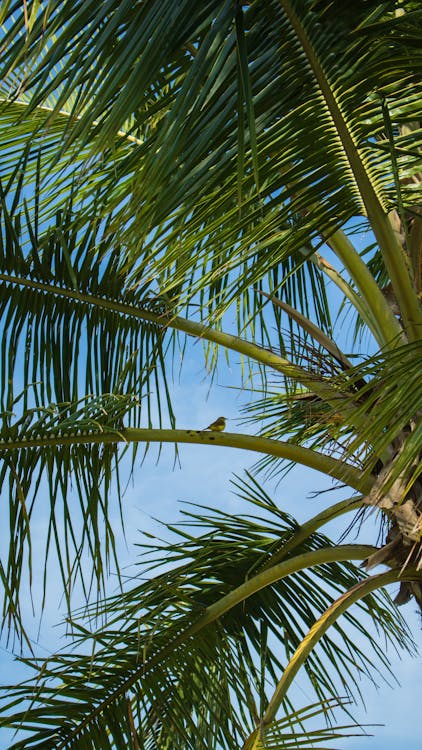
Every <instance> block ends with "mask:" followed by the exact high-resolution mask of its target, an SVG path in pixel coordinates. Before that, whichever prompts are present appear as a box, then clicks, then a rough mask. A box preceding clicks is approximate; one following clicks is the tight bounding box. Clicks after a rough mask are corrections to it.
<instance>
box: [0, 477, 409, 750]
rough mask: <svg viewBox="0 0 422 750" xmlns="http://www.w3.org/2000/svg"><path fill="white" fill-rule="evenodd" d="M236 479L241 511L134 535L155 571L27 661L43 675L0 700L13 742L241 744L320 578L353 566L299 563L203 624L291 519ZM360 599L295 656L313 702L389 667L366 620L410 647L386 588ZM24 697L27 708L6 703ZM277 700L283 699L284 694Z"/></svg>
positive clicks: (309, 619)
mask: <svg viewBox="0 0 422 750" xmlns="http://www.w3.org/2000/svg"><path fill="white" fill-rule="evenodd" d="M238 486H239V487H240V489H241V494H242V497H243V499H245V500H250V501H252V508H251V511H252V512H251V514H250V515H246V514H245V515H240V516H238V517H233V516H229V515H228V514H226V513H224V512H222V511H221V512H213V513H212V514H211V515H208V514H207V513H206V509H204V511H205V512H200V513H191V512H187V514H186V515H187V518H186V523H183V524H182V525H181V526H180V527H179V526H171V527H169V530H170V531H171V532H172V535H173V537H174V535H175V534H176V537H175V539H174V541H171V542H169V543H160V542H158V543H157V542H155V541H152V542H149V543H148V544H146V545H143V546H144V547H145V552H146V555H147V559H146V561H145V562H144V563H143V567H144V569H145V566H147V569H150V571H151V566H152V568H153V569H155V568H156V567H157V566H158V570H156V571H155V572H154V573H153V575H152V576H150V575H149V576H148V578H147V579H146V580H141V581H140V583H139V584H137V585H135V586H134V587H133V588H132V589H131V590H129V591H127V592H126V593H123V594H121V595H119V596H117V597H114V598H112V599H110V600H107V601H104V602H103V605H102V606H100V607H99V609H98V607H95V608H94V609H93V610H92V617H94V618H97V617H98V616H99V617H100V618H102V617H107V618H108V619H107V622H105V623H104V625H103V626H102V627H100V628H99V629H96V630H94V632H93V633H91V632H90V631H89V630H87V629H86V625H85V624H84V622H83V620H81V621H74V623H73V625H74V627H75V628H76V633H78V632H79V637H78V641H79V650H78V652H77V653H69V654H66V653H64V654H57V655H56V656H53V657H51V658H50V659H48V660H47V662H45V663H41V664H39V663H38V662H37V661H36V660H31V659H30V660H28V664H30V665H32V667H33V668H34V669H35V670H39V669H41V673H40V674H39V675H38V676H37V677H36V678H35V681H34V682H29V683H28V684H26V685H22V686H19V687H15V688H14V689H13V690H12V691H11V692H10V693H9V701H8V704H7V705H6V706H5V707H4V708H3V709H2V712H3V718H2V723H3V725H4V726H15V727H20V728H22V729H25V728H26V729H28V730H29V731H30V732H31V734H30V735H29V736H28V737H27V738H23V739H22V740H21V741H20V743H18V744H16V745H15V746H14V747H16V748H30V747H35V746H36V744H37V743H39V742H43V746H44V747H46V748H48V747H51V748H52V747H55V748H56V750H57V749H58V748H65V747H66V748H79V747H80V748H82V747H94V746H96V747H107V748H108V747H110V748H111V747H114V744H113V743H116V746H119V742H120V743H124V742H126V743H127V746H129V747H132V746H133V747H136V744H135V741H134V739H133V735H132V731H133V726H136V737H137V742H138V743H139V747H141V748H143V747H145V748H147V747H151V748H153V747H157V748H158V747H168V746H172V747H179V746H180V747H197V746H198V745H197V743H198V741H199V742H204V741H205V740H204V738H205V737H208V738H209V742H210V743H211V744H210V745H208V746H210V747H217V746H218V745H221V746H222V747H227V748H230V747H232V746H233V737H235V739H236V742H237V743H238V744H240V743H241V742H243V741H245V739H246V737H247V736H248V735H249V734H250V733H251V732H252V731H253V727H254V726H256V724H257V722H259V715H260V711H265V709H266V705H267V700H268V699H267V698H266V697H265V696H266V694H267V690H269V689H270V686H271V685H275V684H276V683H277V681H278V675H280V674H281V672H282V671H283V668H284V665H285V664H286V663H287V662H288V661H289V657H290V654H291V653H292V652H293V651H294V650H295V648H297V647H298V646H299V644H300V642H301V640H302V638H303V637H304V635H305V634H306V632H307V630H308V629H309V627H310V626H311V625H312V624H313V623H314V622H315V618H316V617H317V616H318V613H322V612H324V610H325V609H326V608H327V606H328V605H329V603H330V601H331V595H330V593H329V592H328V591H327V586H326V584H327V580H330V581H331V587H330V588H331V589H332V591H333V592H335V591H337V592H338V593H340V592H344V591H345V590H347V589H348V588H350V587H351V586H352V585H354V584H356V583H357V582H358V581H360V580H361V579H362V573H361V572H358V570H357V569H356V568H354V567H353V565H352V564H351V563H327V564H326V565H321V566H316V567H315V568H314V570H313V571H312V572H311V571H310V570H309V569H307V570H305V569H302V570H300V571H299V570H298V572H297V574H293V575H291V576H287V578H280V579H279V580H277V581H274V582H273V584H272V585H271V586H267V587H266V588H264V589H262V590H261V591H256V592H255V593H253V595H252V596H250V597H247V598H245V599H244V600H243V602H241V603H239V604H236V605H235V606H232V608H231V609H227V610H226V614H225V615H224V616H222V617H221V618H219V619H218V620H217V621H215V620H214V621H213V622H209V621H207V619H206V618H205V617H204V615H205V614H206V613H207V612H208V611H209V610H210V606H213V605H215V603H216V602H217V601H218V600H221V598H222V597H224V596H225V595H226V594H227V593H230V592H232V591H233V590H234V589H235V588H236V587H237V586H239V584H240V585H242V584H243V583H244V582H245V580H246V581H248V580H249V581H253V579H254V576H255V575H256V571H257V570H259V568H260V567H261V566H262V565H263V563H265V562H268V563H269V564H271V563H270V560H271V554H272V553H273V551H276V550H280V547H281V546H282V542H283V539H285V540H286V541H288V540H289V539H290V538H291V536H292V533H294V532H295V529H296V528H297V524H296V522H295V521H294V519H292V518H290V517H289V516H288V515H287V514H285V513H284V512H282V511H280V510H279V509H278V508H277V507H276V505H275V504H274V503H273V501H272V500H271V499H270V498H268V496H267V495H266V493H265V492H264V490H262V488H260V487H259V485H257V483H256V482H255V481H254V480H252V479H251V478H249V479H248V480H246V481H245V482H244V483H240V484H239V485H238ZM195 526H197V527H198V528H199V529H200V531H201V534H200V535H199V536H195V533H194V529H195ZM327 545H328V546H330V543H329V541H328V540H327V538H326V537H324V536H322V535H321V534H320V533H313V534H311V535H310V536H309V537H308V538H307V539H306V540H303V541H302V542H301V544H300V546H299V548H296V550H295V555H299V557H298V558H297V559H300V555H301V554H303V552H304V551H305V550H321V551H322V550H324V549H325V548H326V547H327ZM290 554H291V553H290ZM289 556H290V555H289ZM295 559H296V558H295ZM142 575H144V573H143V574H142ZM322 581H323V583H321V582H322ZM358 606H359V613H358V614H357V615H354V614H352V613H351V612H347V613H346V614H345V621H344V624H340V623H339V622H337V623H336V624H335V627H334V631H335V632H333V633H332V634H331V635H327V634H326V636H323V638H322V639H321V644H322V652H321V656H320V655H318V652H317V651H315V652H314V653H313V654H312V655H310V657H309V659H308V661H307V663H306V665H305V668H306V671H307V674H308V678H309V680H310V683H311V685H312V687H313V689H314V690H315V691H316V694H317V696H318V700H321V701H325V700H326V698H331V697H332V694H333V691H335V685H336V682H338V681H340V684H341V685H342V688H343V690H346V692H347V694H348V695H349V697H352V696H353V691H354V689H355V690H356V689H357V693H358V694H359V687H358V681H360V679H361V677H362V676H363V675H367V676H368V677H369V678H370V679H373V678H374V677H375V676H376V675H380V674H381V673H382V672H383V671H384V670H387V672H388V659H387V658H386V655H385V653H384V648H381V647H380V646H379V644H378V642H377V638H376V637H373V636H372V635H371V634H370V621H371V620H373V623H374V624H376V625H382V626H383V627H384V628H385V632H386V634H388V636H387V637H388V638H389V639H391V641H392V643H393V644H394V645H395V646H396V647H407V648H411V641H410V640H409V638H408V635H407V634H406V628H405V626H404V622H403V621H401V620H400V618H398V619H393V618H392V617H391V606H392V605H391V604H390V602H389V599H388V597H387V595H386V594H381V593H379V594H371V595H369V596H368V597H365V599H364V600H363V601H362V602H361V603H360V604H359V605H358ZM201 622H203V623H204V625H203V626H201ZM346 623H347V624H346ZM357 634H359V637H360V636H363V638H364V639H365V641H367V644H368V645H369V644H370V646H371V648H372V651H373V658H369V657H368V652H367V650H365V653H364V652H363V651H361V650H360V649H359V648H358V647H357V645H356V635H357ZM81 646H83V648H82V649H81ZM87 651H88V654H87ZM264 652H265V659H262V658H261V657H262V654H263V653H264ZM283 654H284V656H283ZM323 654H325V655H326V654H328V656H329V661H330V663H331V667H328V664H327V659H326V658H325V656H324V657H323V658H321V657H322V656H323ZM262 670H263V671H262ZM263 691H264V692H263ZM259 696H260V697H259ZM28 701H29V702H30V703H29V704H28ZM128 701H130V703H131V706H132V707H131V711H130V712H128ZM22 702H23V703H24V704H25V706H26V708H25V709H24V710H22V711H18V712H15V708H14V707H15V705H17V704H19V703H22ZM259 706H261V707H259ZM284 710H285V712H286V714H288V713H289V711H291V710H292V707H291V701H290V700H289V699H287V700H286V704H285V706H284ZM327 710H328V709H327ZM10 711H12V714H11V715H9V716H8V715H7V714H8V712H10ZM286 720H287V719H286ZM288 721H289V723H290V722H291V721H293V719H292V720H290V719H289V720H288ZM199 726H200V727H201V732H200V738H199V739H198V727H199ZM274 733H275V734H276V733H277V725H275V726H274ZM275 734H274V737H275ZM95 743H97V745H95Z"/></svg>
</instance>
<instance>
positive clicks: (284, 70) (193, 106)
mask: <svg viewBox="0 0 422 750" xmlns="http://www.w3.org/2000/svg"><path fill="white" fill-rule="evenodd" d="M30 6H31V7H32V5H31V4H30ZM334 6H335V4H334ZM393 10H394V4H393V3H391V4H389V3H386V4H384V5H382V6H380V5H377V6H374V8H373V9H371V12H368V10H365V12H364V11H363V9H361V10H360V11H359V13H358V14H350V13H346V14H345V13H343V12H342V13H341V14H339V13H337V12H335V10H334V9H331V6H330V9H325V10H324V12H321V9H320V8H319V7H318V8H317V7H314V4H313V3H305V5H303V4H297V3H287V2H283V3H280V2H275V0H268V2H266V3H265V4H264V5H262V3H259V4H258V3H251V4H250V5H248V6H247V7H245V8H242V10H240V8H239V9H238V10H236V9H235V6H233V4H232V3H229V2H223V1H222V2H220V3H218V4H217V6H216V5H215V3H212V4H209V3H205V4H203V3H202V4H201V8H200V9H195V12H192V8H191V6H190V4H189V3H182V5H179V6H178V13H177V14H176V15H175V14H174V12H173V4H172V3H164V4H163V3H160V12H159V13H158V14H157V7H156V5H155V3H154V2H152V0H151V1H150V2H148V3H143V4H142V6H140V7H139V8H137V9H136V13H133V8H132V4H131V3H130V2H126V3H123V4H122V3H118V4H116V3H107V5H106V6H102V8H101V9H98V8H97V7H95V8H94V6H92V5H89V6H86V5H85V4H84V5H83V6H80V7H79V6H78V7H77V8H73V7H72V13H71V15H69V8H68V6H67V5H66V4H65V5H62V4H58V5H57V6H54V7H52V6H51V5H49V8H48V19H49V22H48V23H47V26H46V24H45V17H44V12H45V9H44V8H43V4H42V3H40V4H39V6H37V9H35V8H34V19H35V20H34V23H33V24H32V26H31V29H30V30H29V29H28V28H27V27H26V26H25V24H24V20H23V19H21V20H20V21H17V22H16V23H15V24H14V25H11V26H10V28H9V29H8V33H7V34H6V41H7V43H9V45H10V46H9V49H8V50H7V52H6V54H5V59H4V67H3V70H4V71H6V70H7V69H8V68H11V67H12V66H13V65H14V66H15V73H14V75H15V77H16V78H17V80H18V81H20V82H21V80H24V82H25V92H26V93H25V95H26V96H27V97H28V101H29V110H28V111H29V112H32V111H34V112H35V109H36V107H40V106H42V104H43V102H45V101H47V99H48V97H50V96H54V97H55V99H56V103H55V109H56V111H57V112H58V110H60V108H61V107H65V106H67V107H68V106H69V105H68V103H67V101H68V98H69V97H70V96H71V92H72V96H74V100H73V102H72V105H71V106H72V109H71V114H72V117H71V118H70V120H69V123H68V127H67V134H66V135H67V138H66V139H65V142H64V143H65V145H64V146H63V149H66V148H67V145H66V144H68V147H69V148H73V147H74V145H73V144H76V139H78V143H83V144H84V145H85V144H88V143H90V144H91V145H92V148H95V150H96V152H97V153H99V151H100V150H103V164H105V165H107V162H108V164H109V166H105V167H104V169H102V170H101V172H102V177H101V178H100V179H102V180H103V195H104V197H105V196H107V211H108V212H109V211H110V209H113V210H115V211H116V217H115V226H118V227H119V228H121V229H122V231H123V235H124V237H125V240H126V241H127V245H128V246H130V248H131V253H132V254H133V255H134V256H136V257H137V259H138V261H139V264H138V266H137V271H136V273H137V274H139V275H145V273H147V275H149V274H150V273H152V274H153V273H156V274H158V277H159V279H160V286H161V291H162V292H167V293H169V294H170V295H176V296H177V294H179V293H180V289H181V288H185V293H187V292H186V285H188V286H189V292H188V293H189V295H190V296H191V297H193V296H194V295H195V294H196V293H197V292H200V290H201V289H202V290H203V289H204V287H205V286H207V287H208V288H209V291H208V292H207V299H206V300H204V302H203V308H204V314H205V315H206V316H208V315H209V314H210V311H213V314H216V315H218V314H221V311H222V310H223V309H225V308H226V307H227V305H228V304H229V303H230V301H231V300H232V299H233V298H234V296H239V295H241V296H242V297H243V299H244V300H245V303H246V300H247V299H248V297H249V295H250V290H251V287H252V286H253V285H255V284H260V283H261V280H262V279H263V278H265V277H266V276H268V275H270V276H271V274H272V273H273V272H274V269H276V268H277V266H278V265H279V264H282V263H284V262H285V261H286V259H287V258H288V257H294V254H295V252H296V251H298V250H299V249H300V248H301V247H303V246H304V245H305V246H309V243H310V242H312V241H313V240H314V241H316V242H318V241H320V240H321V237H328V236H329V235H330V234H331V233H332V231H333V230H334V229H336V228H338V227H339V226H342V225H344V223H345V222H346V221H347V220H348V219H349V218H350V217H352V216H353V215H362V214H366V213H367V212H368V211H369V214H370V219H371V221H372V223H373V224H374V222H375V225H374V226H373V229H374V231H375V232H376V234H377V231H378V229H377V226H376V225H379V226H378V228H379V229H380V231H381V228H382V232H384V234H383V238H384V239H383V242H381V245H382V244H385V242H387V245H388V242H390V241H391V242H393V235H392V234H391V233H390V234H389V230H388V227H387V225H386V224H385V222H384V221H383V219H381V213H379V212H380V211H384V210H386V209H389V208H391V207H393V206H394V205H395V195H394V180H393V181H392V174H393V169H392V164H391V155H390V153H389V151H388V150H385V149H384V150H383V149H379V148H378V147H377V144H376V143H374V140H373V138H372V134H373V133H374V131H375V132H377V129H382V128H383V125H384V119H383V112H382V106H381V101H380V98H379V97H378V96H376V95H374V91H375V90H376V89H380V88H381V89H382V91H385V92H387V93H386V95H387V96H388V100H389V111H390V113H391V118H392V122H393V123H395V121H396V118H399V119H400V118H401V122H410V121H412V120H416V119H417V117H418V111H419V110H418V105H417V92H418V84H417V75H416V73H417V69H418V64H419V63H418V59H417V58H415V57H411V56H408V57H407V58H405V57H404V55H403V54H402V49H403V45H404V44H405V38H406V34H409V29H410V27H411V24H412V19H413V17H414V11H413V6H411V4H410V5H409V12H408V13H405V14H404V16H405V20H403V19H401V18H400V19H394V15H393V12H392V11H393ZM10 12H11V13H12V12H13V7H12V8H11V9H10ZM158 19H159V22H158ZM134 28H136V33H134V31H133V30H134ZM46 29H47V34H46ZM164 29H165V32H164V31H163V30H164ZM374 29H376V30H377V37H376V38H375V39H374V33H375V32H374ZM163 33H164V37H163ZM403 34H404V41H403ZM88 38H89V40H90V44H89V54H88V55H85V54H84V65H83V66H80V64H79V62H77V61H79V59H80V54H79V52H80V50H81V49H82V48H83V49H85V45H86V40H87V39H88ZM164 38H165V39H166V40H167V42H166V45H165V51H166V58H165V61H164V60H163V53H162V50H163V49H164V48H163V39H164ZM110 39H112V40H113V43H112V44H111V45H110ZM280 39H283V42H282V44H280ZM155 40H159V43H156V42H155ZM379 40H381V41H379ZM128 49H130V53H128ZM152 49H154V50H155V53H154V54H153V55H151V54H150V50H152ZM145 50H149V51H148V52H147V53H146V52H145ZM157 50H161V53H160V55H159V54H158V52H157ZM387 51H388V52H387ZM387 54H388V65H384V63H385V62H386V60H387ZM19 55H22V66H26V67H25V70H24V67H22V69H20V68H19V65H20V63H18V67H17V68H16V64H17V63H16V61H17V60H19ZM85 58H86V59H85ZM23 60H24V61H25V62H24V63H23ZM52 60H54V62H55V64H57V66H58V69H57V73H54V72H53V67H52V64H51V63H52ZM333 60H336V64H335V65H333ZM393 60H395V61H396V63H397V70H396V68H395V66H394V64H393ZM362 61H364V64H363V63H362ZM383 65H384V67H383ZM28 71H29V74H28ZM381 71H382V73H381ZM403 81H405V82H406V83H405V85H403ZM135 82H136V83H135ZM152 90H156V91H157V92H158V91H161V92H162V94H161V96H162V100H163V102H165V103H163V104H162V105H158V106H159V107H162V109H161V110H159V111H161V113H162V117H160V119H159V123H158V124H157V125H156V126H154V127H153V128H152V129H150V130H148V121H149V119H151V118H154V117H155V116H156V106H155V105H151V106H152V111H151V115H150V113H149V106H150V105H149V104H148V105H147V106H146V104H145V102H146V101H149V99H150V98H151V91H152ZM16 91H17V93H19V86H18V87H17V89H16ZM169 91H171V94H169V93H168V92H169ZM75 92H76V94H75ZM143 113H144V114H143ZM57 116H58V114H57ZM55 117H56V114H55V113H54V112H53V114H51V113H48V118H47V122H50V121H52V122H54V120H55ZM134 117H135V119H136V117H137V118H138V121H139V119H141V121H142V118H144V120H143V127H144V135H143V138H142V139H141V140H142V142H141V143H136V142H132V143H131V144H130V145H129V146H128V147H127V148H126V149H125V148H123V149H121V148H120V147H119V148H117V150H116V149H115V146H111V142H112V141H113V138H115V137H116V135H117V133H118V131H119V129H121V128H122V127H124V126H125V123H127V122H129V121H131V120H133V118H134ZM298 123H299V124H300V127H298ZM141 130H142V127H141ZM128 132H129V133H130V132H131V131H130V128H129V130H128ZM415 137H416V136H415V135H414V132H413V133H412V134H408V135H406V134H403V135H402V136H401V138H402V140H401V141H400V146H399V148H400V149H401V151H398V153H397V155H396V156H397V159H396V161H397V168H398V169H399V170H400V174H401V175H403V176H406V175H407V174H408V173H409V174H410V171H411V170H412V169H414V166H413V165H414V164H415V163H416V156H415V157H412V155H411V153H409V152H407V151H406V148H407V147H406V143H407V141H409V149H410V152H411V151H412V147H413V146H414V145H415ZM406 139H407V141H406ZM123 140H124V139H123ZM316 142H317V143H318V148H317V149H316V148H315V143H316ZM410 142H411V144H410ZM169 144H171V147H170V146H169ZM63 149H62V151H63ZM403 150H404V151H406V154H405V156H404V155H403V153H402V151H403ZM125 151H126V152H127V153H125ZM413 151H414V153H415V154H416V153H417V152H416V151H415V150H414V149H413ZM239 154H240V157H239ZM239 158H240V161H239ZM412 158H413V161H412ZM319 159H323V160H321V161H318V160H319ZM258 174H259V186H258V185H257V179H258V177H257V176H258ZM93 179H94V180H95V183H96V185H98V175H97V176H96V175H95V174H94V175H93ZM87 182H88V183H89V179H88V181H87ZM91 189H92V186H90V185H88V186H87V190H91ZM418 189H419V188H418V186H417V185H416V186H415V190H416V191H417V190H418ZM415 190H413V192H412V197H411V199H410V198H409V200H411V202H412V204H413V205H415V203H416V202H417V200H419V199H417V196H416V193H415ZM239 195H240V196H241V197H240V199H239ZM404 200H405V201H407V204H408V203H409V200H408V199H407V198H406V196H404ZM239 201H240V202H239ZM380 207H381V208H380ZM311 208H312V210H311ZM374 212H375V213H374ZM377 212H378V213H377ZM333 217H335V218H333ZM376 217H378V218H376ZM381 225H382V227H381ZM387 235H388V237H387ZM390 235H391V236H390ZM386 237H387V239H386ZM140 238H141V239H140ZM379 241H380V240H379ZM396 250H397V248H396ZM211 251H212V259H211V260H210V252H211ZM397 252H398V251H397ZM152 255H153V258H154V259H153V260H152ZM300 262H301V261H300ZM297 264H298V260H297V258H296V261H295V265H297ZM292 283H293V284H294V285H295V283H296V282H294V281H293V282H292ZM297 289H298V287H296V290H297ZM286 294H287V292H286ZM412 294H413V293H412ZM408 296H409V303H408V304H409V305H412V304H413V303H412V302H411V300H412V299H413V297H412V295H408ZM286 301H287V302H288V303H290V302H291V298H289V296H287V299H286ZM404 308H405V309H404V313H405V314H406V310H407V307H406V305H404ZM321 309H326V304H325V303H324V299H323V297H321ZM242 316H243V321H245V320H247V319H248V313H247V312H246V313H245V312H243V313H242Z"/></svg>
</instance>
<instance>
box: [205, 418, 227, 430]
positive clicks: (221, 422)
mask: <svg viewBox="0 0 422 750" xmlns="http://www.w3.org/2000/svg"><path fill="white" fill-rule="evenodd" d="M226 419H227V417H218V419H216V420H215V422H211V424H209V425H208V427H204V430H212V432H223V430H224V429H225V427H226Z"/></svg>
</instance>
